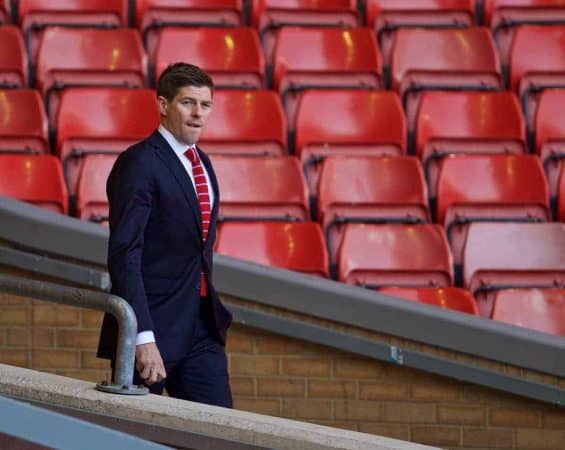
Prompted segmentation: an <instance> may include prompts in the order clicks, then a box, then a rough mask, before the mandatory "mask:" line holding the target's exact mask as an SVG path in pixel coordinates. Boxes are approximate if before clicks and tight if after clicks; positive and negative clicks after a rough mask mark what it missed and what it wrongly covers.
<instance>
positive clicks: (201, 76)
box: [157, 62, 214, 101]
mask: <svg viewBox="0 0 565 450" xmlns="http://www.w3.org/2000/svg"><path fill="white" fill-rule="evenodd" d="M185 86H195V87H204V86H206V87H208V88H210V91H211V92H212V93H214V82H213V81H212V78H211V77H210V75H208V74H207V73H206V72H204V71H203V70H202V69H201V68H200V67H198V66H195V65H194V64H188V63H184V62H177V63H173V64H169V65H168V66H167V68H166V69H165V70H164V71H163V73H161V75H160V76H159V81H158V82H157V96H158V97H165V98H166V99H167V100H169V101H170V100H172V99H173V98H175V96H176V95H177V94H178V92H179V89H181V88H183V87H185Z"/></svg>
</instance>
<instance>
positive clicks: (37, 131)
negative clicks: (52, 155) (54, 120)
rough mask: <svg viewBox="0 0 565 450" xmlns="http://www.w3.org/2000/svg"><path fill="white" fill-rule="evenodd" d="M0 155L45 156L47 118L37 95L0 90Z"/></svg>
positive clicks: (46, 151) (26, 91)
mask: <svg viewBox="0 0 565 450" xmlns="http://www.w3.org/2000/svg"><path fill="white" fill-rule="evenodd" d="M0 117H1V119H0V153H14V152H16V153H49V140H48V137H47V117H46V115H45V110H44V108H43V102H42V101H41V96H40V95H39V92H37V91H34V90H32V89H6V90H0Z"/></svg>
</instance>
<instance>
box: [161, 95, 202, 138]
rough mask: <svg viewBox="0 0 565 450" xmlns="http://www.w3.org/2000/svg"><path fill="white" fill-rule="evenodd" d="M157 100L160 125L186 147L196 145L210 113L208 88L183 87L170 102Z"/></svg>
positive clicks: (163, 99) (162, 98) (164, 99)
mask: <svg viewBox="0 0 565 450" xmlns="http://www.w3.org/2000/svg"><path fill="white" fill-rule="evenodd" d="M158 100H159V110H160V112H161V123H162V125H163V126H164V127H165V128H167V129H168V130H169V131H170V132H171V133H172V134H173V135H174V136H175V137H176V138H177V139H178V140H179V141H181V142H184V143H185V144H186V145H194V144H196V142H198V138H199V137H200V134H201V133H202V130H203V129H204V127H205V126H206V123H207V122H208V118H209V116H210V113H211V112H212V92H211V91H210V88H209V87H207V86H202V87H196V86H184V87H182V88H180V89H179V91H178V93H177V95H176V96H175V98H173V99H172V100H171V101H168V100H167V99H166V98H164V97H159V98H158Z"/></svg>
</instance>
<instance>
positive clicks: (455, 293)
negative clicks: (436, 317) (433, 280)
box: [379, 287, 479, 316]
mask: <svg viewBox="0 0 565 450" xmlns="http://www.w3.org/2000/svg"><path fill="white" fill-rule="evenodd" d="M379 293H380V294H384V295H390V296H391V297H398V298H402V299H405V300H412V301H416V302H418V303H423V304H426V305H433V306H438V307H440V308H443V309H451V310H453V311H461V312H465V313H468V314H473V315H475V316H477V315H478V314H479V310H478V307H477V302H476V301H475V299H474V298H473V296H472V295H471V293H470V292H469V291H468V290H467V289H461V288H455V287H445V288H400V287H387V288H382V289H379Z"/></svg>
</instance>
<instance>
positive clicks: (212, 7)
mask: <svg viewBox="0 0 565 450" xmlns="http://www.w3.org/2000/svg"><path fill="white" fill-rule="evenodd" d="M242 10H243V1H242V0H206V1H205V2H203V1H202V0H136V2H135V19H136V25H137V27H138V28H139V29H141V30H143V29H145V28H147V27H154V26H166V25H168V24H169V22H173V18H176V22H175V23H176V24H179V23H185V24H187V25H202V24H203V22H202V20H205V22H204V23H206V24H214V23H216V20H219V22H218V24H221V23H224V24H225V23H226V20H225V18H224V20H222V16H219V17H218V16H216V15H215V14H214V13H218V12H227V11H233V12H235V13H236V14H237V15H241V13H242ZM202 12H206V13H207V14H206V15H202V16H201V15H200V13H202ZM191 15H192V16H193V18H192V20H191V19H190V16H191ZM195 16H196V17H195Z"/></svg>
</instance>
